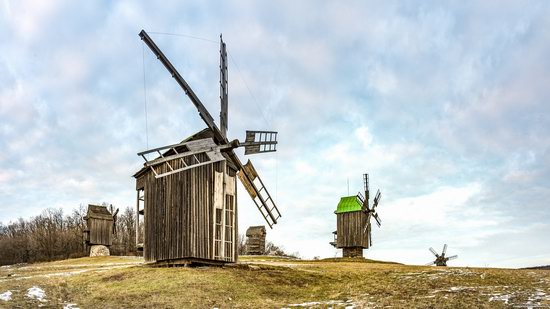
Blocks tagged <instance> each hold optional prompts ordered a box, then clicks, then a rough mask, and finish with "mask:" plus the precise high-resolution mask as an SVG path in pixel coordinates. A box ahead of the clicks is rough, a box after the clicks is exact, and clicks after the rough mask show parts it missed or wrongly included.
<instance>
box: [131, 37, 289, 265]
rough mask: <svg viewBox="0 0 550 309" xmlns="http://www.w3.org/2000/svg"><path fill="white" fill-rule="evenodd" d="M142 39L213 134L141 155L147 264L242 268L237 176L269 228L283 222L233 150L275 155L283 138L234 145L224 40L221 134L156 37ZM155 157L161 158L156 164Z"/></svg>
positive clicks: (259, 136) (255, 137)
mask: <svg viewBox="0 0 550 309" xmlns="http://www.w3.org/2000/svg"><path fill="white" fill-rule="evenodd" d="M139 36H140V37H141V39H142V40H143V41H144V42H145V44H147V46H148V47H149V48H150V49H151V51H152V52H153V53H154V54H155V56H156V57H157V58H158V59H159V60H160V62H161V63H162V64H163V65H164V66H165V67H166V69H167V70H168V72H169V73H170V74H171V75H172V77H173V78H174V79H175V80H176V82H177V83H178V84H179V85H180V87H181V88H182V89H183V91H184V92H185V94H186V95H187V96H188V97H189V99H190V100H191V103H193V105H194V106H195V107H196V108H197V110H198V112H199V116H200V117H201V118H202V120H203V121H204V122H205V123H206V126H207V128H206V129H204V130H202V131H200V132H197V133H195V134H193V135H192V136H190V137H188V138H187V139H185V140H184V141H182V142H181V143H178V144H174V145H168V146H164V147H159V148H154V149H150V150H146V151H143V152H140V153H138V155H140V156H142V157H143V158H144V160H145V164H144V167H143V168H142V169H141V170H140V171H138V172H137V173H136V174H135V175H134V177H135V178H136V190H137V209H138V224H137V226H136V229H138V226H139V214H142V215H143V216H144V220H143V221H144V235H143V244H138V248H139V247H140V246H141V247H142V248H143V251H144V258H145V261H146V262H150V263H163V264H169V265H172V264H192V263H195V264H223V263H227V262H236V260H237V254H238V253H237V245H238V243H237V190H236V188H237V180H236V179H237V176H238V178H239V179H240V181H241V182H242V184H243V185H244V187H245V188H246V191H247V192H248V194H249V195H250V196H251V197H252V200H253V201H254V203H255V204H256V206H257V208H258V210H259V211H260V213H261V215H262V216H263V217H264V219H265V220H266V222H267V224H268V225H269V227H270V228H272V227H273V225H274V224H276V223H277V219H279V218H280V217H281V214H280V212H279V210H278V209H277V206H276V205H275V203H274V201H273V199H272V198H271V196H270V195H269V193H268V191H267V189H266V188H265V186H264V184H263V182H262V180H261V179H260V177H259V176H258V173H257V172H256V169H255V168H254V166H253V165H252V162H250V160H248V162H247V163H246V164H242V163H241V161H240V159H239V157H238V156H237V155H236V154H235V152H234V149H235V148H237V147H244V148H245V155H248V154H255V153H262V152H273V151H276V145H277V132H273V131H246V138H245V141H244V142H240V141H238V140H233V141H230V140H229V139H228V138H227V135H226V133H227V125H228V122H227V114H228V113H227V111H228V91H227V90H228V88H227V52H226V46H225V43H224V42H223V40H222V38H221V36H220V101H221V112H220V128H218V126H217V125H216V124H215V123H214V119H213V118H212V116H211V115H210V113H209V112H208V110H207V109H206V107H205V106H204V105H203V104H202V102H201V101H200V99H199V98H198V97H197V95H196V94H195V92H194V91H193V90H192V89H191V87H190V86H189V85H188V84H187V82H186V81H185V80H184V79H183V77H182V76H181V75H180V74H179V73H178V71H177V70H176V69H175V68H174V66H173V65H172V64H171V63H170V61H169V60H168V59H167V58H166V56H165V55H164V54H163V53H162V51H161V50H160V49H159V48H158V47H157V45H156V44H155V43H154V42H153V40H152V39H151V38H150V37H149V35H148V34H147V33H146V32H145V31H144V30H142V31H141V32H140V34H139ZM151 154H154V155H156V156H157V157H156V158H155V159H153V160H149V159H148V158H147V155H151ZM140 204H143V209H141V207H140ZM138 231H139V230H138ZM136 234H138V233H136ZM136 238H137V240H136V242H138V243H139V236H137V237H136Z"/></svg>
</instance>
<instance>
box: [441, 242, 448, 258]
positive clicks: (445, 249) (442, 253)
mask: <svg viewBox="0 0 550 309" xmlns="http://www.w3.org/2000/svg"><path fill="white" fill-rule="evenodd" d="M446 252H447V244H444V245H443V251H441V255H443V256H444V255H445V253H446Z"/></svg>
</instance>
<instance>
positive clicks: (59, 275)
mask: <svg viewBox="0 0 550 309" xmlns="http://www.w3.org/2000/svg"><path fill="white" fill-rule="evenodd" d="M127 267H132V265H122V266H109V267H97V268H87V269H80V270H75V271H65V272H59V273H49V274H40V275H32V276H24V277H17V278H10V279H0V282H4V281H8V280H24V279H32V278H37V277H42V278H50V277H63V276H72V275H78V274H81V273H85V272H89V271H98V272H101V271H107V270H110V269H117V268H127ZM15 276H17V274H14V275H13V276H12V277H15Z"/></svg>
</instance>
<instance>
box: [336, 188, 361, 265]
mask: <svg viewBox="0 0 550 309" xmlns="http://www.w3.org/2000/svg"><path fill="white" fill-rule="evenodd" d="M334 213H335V214H336V232H335V233H334V235H335V240H334V242H332V244H333V245H335V247H336V248H342V249H343V250H342V251H343V257H362V256H363V249H367V248H369V233H370V228H367V229H365V226H368V227H370V225H368V214H367V213H365V212H364V211H363V209H362V205H361V203H360V202H359V201H358V199H357V197H356V196H355V195H354V196H345V197H342V198H341V199H340V202H339V203H338V206H337V208H336V211H335V212H334Z"/></svg>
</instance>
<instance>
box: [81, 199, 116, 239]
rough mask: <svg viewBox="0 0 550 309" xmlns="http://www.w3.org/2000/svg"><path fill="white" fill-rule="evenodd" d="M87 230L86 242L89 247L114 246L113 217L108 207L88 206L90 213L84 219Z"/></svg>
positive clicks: (85, 233) (85, 232)
mask: <svg viewBox="0 0 550 309" xmlns="http://www.w3.org/2000/svg"><path fill="white" fill-rule="evenodd" d="M84 220H85V221H86V230H84V241H85V243H86V245H87V246H94V245H103V246H106V247H109V246H111V245H112V244H113V222H114V219H113V215H112V214H111V213H110V212H109V210H108V209H107V207H106V206H98V205H88V212H87V213H86V216H85V217H84Z"/></svg>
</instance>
